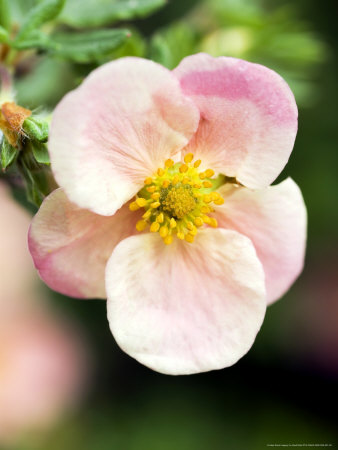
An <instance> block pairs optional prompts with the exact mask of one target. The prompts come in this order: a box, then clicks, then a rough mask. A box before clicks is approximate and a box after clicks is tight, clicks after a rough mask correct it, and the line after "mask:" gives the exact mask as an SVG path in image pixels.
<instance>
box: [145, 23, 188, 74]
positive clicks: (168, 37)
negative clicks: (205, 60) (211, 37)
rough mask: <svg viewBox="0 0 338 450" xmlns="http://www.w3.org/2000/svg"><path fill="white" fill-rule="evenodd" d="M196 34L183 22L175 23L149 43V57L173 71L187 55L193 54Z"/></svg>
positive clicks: (157, 34)
mask: <svg viewBox="0 0 338 450" xmlns="http://www.w3.org/2000/svg"><path fill="white" fill-rule="evenodd" d="M196 44H197V34H196V32H195V31H194V29H193V28H192V27H191V26H189V24H188V23H185V22H177V23H175V24H172V25H171V26H170V27H167V28H165V29H163V30H160V31H159V32H157V33H156V34H155V35H154V36H153V38H152V39H151V41H150V46H149V56H150V58H151V59H153V60H154V61H156V62H158V63H160V64H162V65H163V66H166V67H168V68H169V69H173V68H174V67H176V66H177V65H178V64H179V62H180V61H181V60H182V59H183V58H184V57H185V56H187V55H190V54H192V53H195V47H196Z"/></svg>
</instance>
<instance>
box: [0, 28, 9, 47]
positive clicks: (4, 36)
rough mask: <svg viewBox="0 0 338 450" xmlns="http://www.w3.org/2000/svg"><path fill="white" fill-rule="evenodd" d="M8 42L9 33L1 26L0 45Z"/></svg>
mask: <svg viewBox="0 0 338 450" xmlns="http://www.w3.org/2000/svg"><path fill="white" fill-rule="evenodd" d="M7 41H8V33H7V30H6V29H5V28H4V27H2V26H1V25H0V43H1V42H7Z"/></svg>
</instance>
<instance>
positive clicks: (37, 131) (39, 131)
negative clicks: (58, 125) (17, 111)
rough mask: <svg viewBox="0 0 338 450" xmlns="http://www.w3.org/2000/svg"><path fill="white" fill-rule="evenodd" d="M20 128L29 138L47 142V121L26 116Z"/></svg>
mask: <svg viewBox="0 0 338 450" xmlns="http://www.w3.org/2000/svg"><path fill="white" fill-rule="evenodd" d="M22 129H23V130H24V132H25V133H26V134H27V135H28V136H29V137H30V138H31V139H36V140H37V141H39V142H47V140H48V133H49V125H48V123H47V122H46V121H45V120H43V119H40V118H38V117H32V116H30V117H27V119H26V120H25V121H24V122H23V124H22Z"/></svg>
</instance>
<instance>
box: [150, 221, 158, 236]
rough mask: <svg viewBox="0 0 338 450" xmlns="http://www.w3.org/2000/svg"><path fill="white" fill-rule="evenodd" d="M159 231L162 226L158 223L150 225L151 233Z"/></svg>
mask: <svg viewBox="0 0 338 450" xmlns="http://www.w3.org/2000/svg"><path fill="white" fill-rule="evenodd" d="M159 229H160V224H159V223H158V222H153V223H152V224H151V225H150V231H151V232H152V233H156V232H157V231H158V230H159Z"/></svg>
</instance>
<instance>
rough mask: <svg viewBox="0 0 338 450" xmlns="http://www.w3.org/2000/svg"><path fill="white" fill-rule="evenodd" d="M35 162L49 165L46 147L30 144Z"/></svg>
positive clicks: (40, 144)
mask: <svg viewBox="0 0 338 450" xmlns="http://www.w3.org/2000/svg"><path fill="white" fill-rule="evenodd" d="M31 147H32V152H33V155H34V158H35V160H36V161H37V162H38V163H40V164H50V159H49V154H48V150H47V146H46V145H45V144H42V143H41V142H31Z"/></svg>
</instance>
